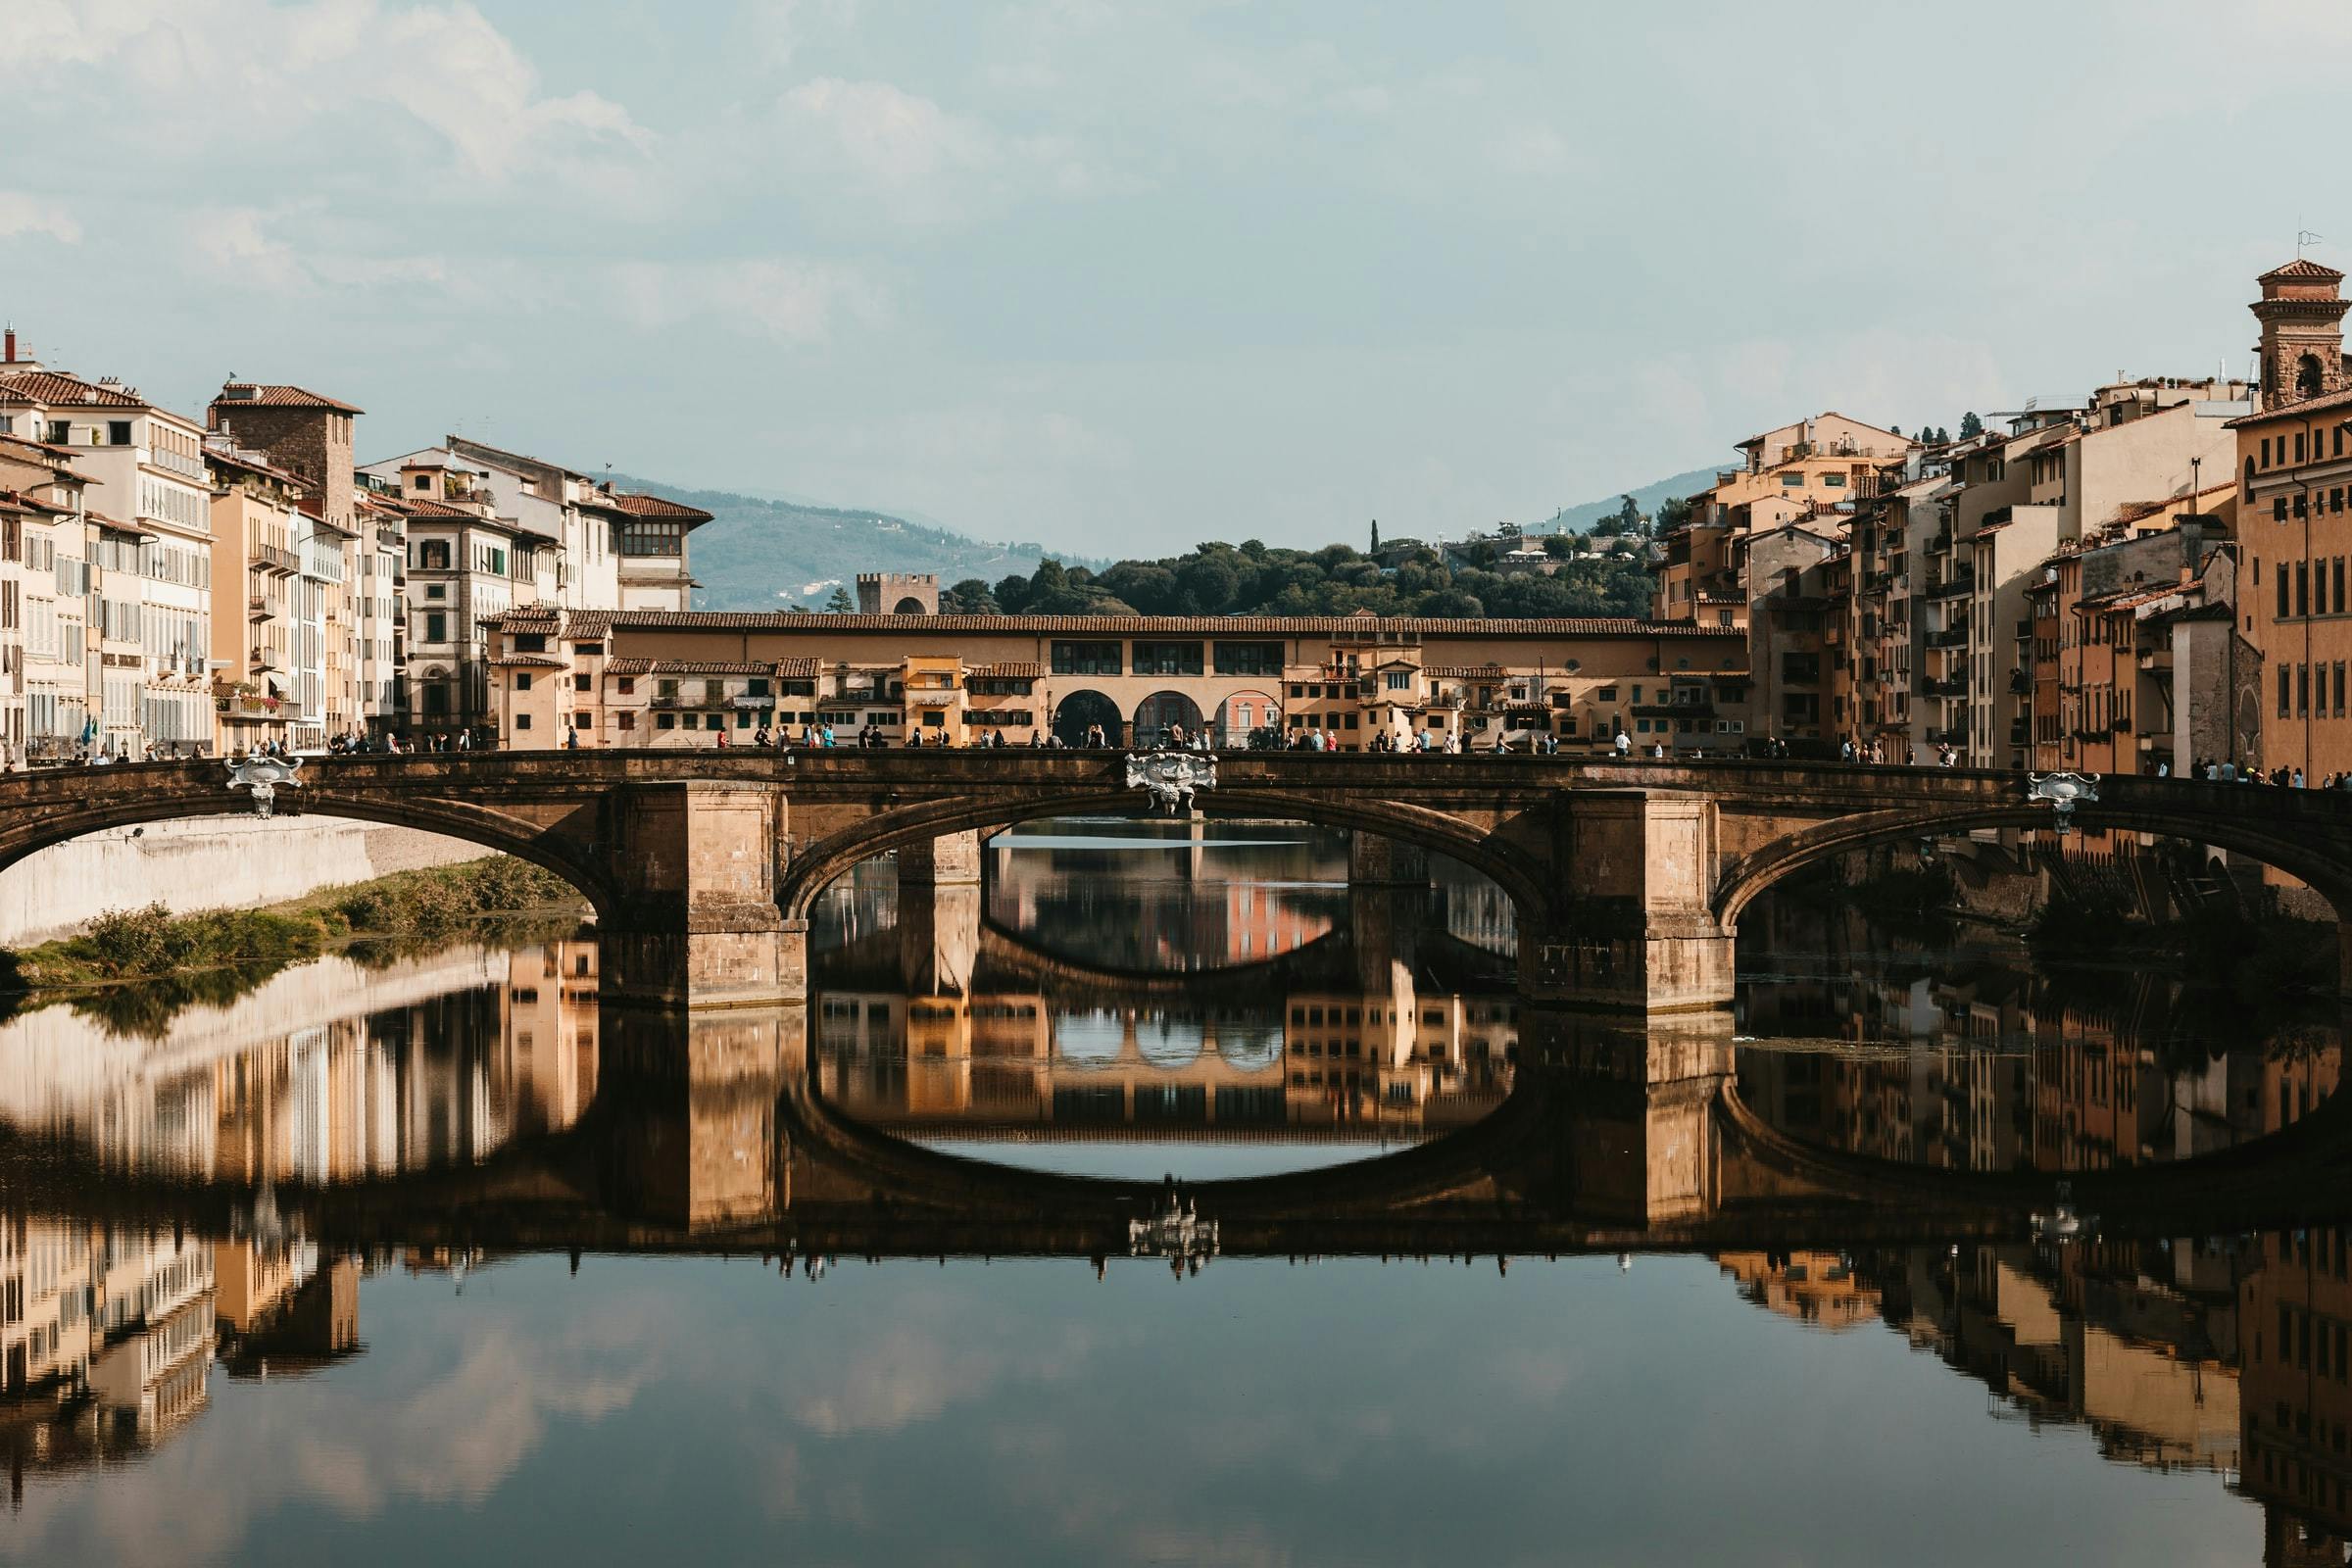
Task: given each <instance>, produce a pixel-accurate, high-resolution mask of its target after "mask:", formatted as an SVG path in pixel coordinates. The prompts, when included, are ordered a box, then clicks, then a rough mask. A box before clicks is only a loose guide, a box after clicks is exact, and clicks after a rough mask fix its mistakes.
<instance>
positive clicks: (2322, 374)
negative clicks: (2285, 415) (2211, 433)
mask: <svg viewBox="0 0 2352 1568" xmlns="http://www.w3.org/2000/svg"><path fill="white" fill-rule="evenodd" d="M2255 281H2256V282H2258V283H2260V284H2261V285H2262V298H2261V299H2259V300H2256V301H2255V302H2254V303H2253V304H2252V305H2250V306H2248V307H2247V309H2248V310H2251V311H2252V312H2253V313H2254V319H2256V320H2258V321H2260V322H2261V323H2262V341H2261V342H2260V343H2259V344H2257V345H2256V352H2257V353H2258V354H2260V355H2261V356H2262V406H2263V407H2264V408H2266V409H2276V408H2282V407H2284V406H2285V405H2287V404H2289V403H2300V402H2302V401H2303V400H2304V399H2305V398H2317V397H2325V396H2327V394H2328V393H2330V392H2341V391H2342V390H2344V388H2345V387H2346V386H2347V385H2352V376H2347V375H2346V374H2345V371H2344V325H2343V322H2344V311H2345V309H2346V308H2347V302H2346V301H2345V300H2344V299H2343V297H2342V294H2341V285H2342V283H2343V281H2344V274H2343V273H2341V272H2339V271H2337V270H2335V269H2334V268H2332V267H2326V266H2322V265H2321V264H2320V263H2318V262H2315V261H2312V260H2311V259H2310V258H2308V257H2302V256H2298V257H2296V258H2295V259H2294V260H2293V261H2291V262H2289V263H2287V264H2286V265H2285V266H2284V267H2275V268H2273V269H2271V270H2269V271H2267V272H2265V273H2263V274H2262V276H2260V277H2259V278H2257V279H2255Z"/></svg>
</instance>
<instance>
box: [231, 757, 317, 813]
mask: <svg viewBox="0 0 2352 1568" xmlns="http://www.w3.org/2000/svg"><path fill="white" fill-rule="evenodd" d="M301 772H302V759H301V758H299V757H282V758H281V757H248V758H246V759H245V760H243V761H241V762H231V763H229V764H228V787H229V788H230V789H232V790H251V791H252V792H253V814H254V815H256V816H269V815H271V814H273V813H274V812H275V811H276V809H277V787H278V786H279V785H280V784H292V785H295V786H297V787H299V786H300V785H301V783H302V779H301V777H300V774H301Z"/></svg>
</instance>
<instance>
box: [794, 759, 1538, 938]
mask: <svg viewBox="0 0 2352 1568" xmlns="http://www.w3.org/2000/svg"><path fill="white" fill-rule="evenodd" d="M1197 799H1198V803H1199V807H1200V809H1201V813H1202V814H1203V815H1204V816H1207V817H1209V818H1212V819H1214V818H1218V817H1227V818H1232V817H1249V818H1255V819H1259V820H1275V821H1297V822H1305V823H1307V824H1309V825H1310V826H1314V827H1328V828H1346V829H1348V830H1350V831H1354V832H1363V833H1371V834H1376V835H1378V836H1380V837H1383V838H1390V839H1396V840H1398V841H1400V842H1403V843H1406V844H1411V845H1414V846H1417V847H1418V848H1421V849H1424V850H1430V851H1435V852H1436V853H1438V854H1441V855H1445V856H1448V857H1450V858H1453V859H1455V860H1458V861H1460V862H1461V863H1462V864H1464V865H1466V866H1468V867H1469V868H1470V869H1472V870H1474V871H1477V872H1478V873H1480V874H1481V875H1483V876H1485V877H1487V878H1489V879H1490V880H1492V881H1493V882H1494V883H1495V885H1496V886H1497V887H1499V888H1501V889H1502V890H1503V892H1504V893H1505V894H1506V895H1507V896H1508V897H1509V898H1510V900H1511V902H1512V904H1513V905H1514V906H1515V907H1517V908H1518V909H1519V911H1520V912H1521V913H1522V914H1523V915H1526V916H1528V917H1530V918H1536V917H1541V916H1542V915H1543V914H1544V912H1545V911H1546V910H1547V909H1548V907H1549V897H1550V896H1549V890H1548V889H1547V888H1546V886H1545V884H1544V875H1543V867H1544V865H1545V864H1546V863H1547V857H1545V856H1544V855H1542V854H1536V853H1531V848H1532V846H1531V844H1530V843H1528V842H1527V841H1526V839H1525V835H1524V834H1523V833H1521V832H1520V831H1518V828H1519V823H1518V822H1517V821H1516V819H1506V820H1504V821H1503V822H1501V823H1499V824H1497V825H1496V826H1495V827H1492V828H1490V827H1486V826H1482V825H1481V824H1480V823H1479V822H1477V821H1473V820H1471V819H1469V818H1466V817H1461V816H1456V815H1453V814H1452V813H1450V812H1447V811H1442V810H1437V809H1433V808H1430V807H1423V806H1412V805H1407V804H1405V803H1402V802H1397V801H1384V800H1378V799H1375V798H1372V797H1369V796H1354V795H1341V794H1337V793H1333V794H1328V795H1326V794H1317V795H1311V796H1310V795H1298V794H1286V793H1281V792H1277V791H1268V790H1247V789H1225V788H1218V789H1213V790H1208V791H1204V792H1202V793H1201V795H1200V796H1199V797H1198V798H1197ZM1146 810H1147V809H1146V807H1145V806H1144V804H1143V802H1142V800H1141V798H1140V797H1139V796H1138V794H1137V793H1136V792H1135V791H1133V790H1123V789H1122V790H1107V789H1103V788H1095V789H1089V790H1084V791H1068V792H1055V793H1052V794H1040V795H1035V796H1030V797H1026V798H1022V797H1010V798H1008V797H1006V796H1004V795H991V796H972V797H968V798H959V799H954V800H944V801H926V802H922V803H920V804H917V805H911V806H902V807H895V808H892V809H886V810H881V811H876V812H875V813H873V814H872V815H870V816H868V817H866V818H865V819H864V820H862V821H860V822H858V823H856V824H855V825H853V826H850V827H846V828H842V829H840V830H838V831H836V832H834V833H831V834H828V835H827V836H825V837H824V838H821V839H818V840H817V841H816V842H814V843H812V844H809V845H808V846H807V847H805V848H804V849H802V850H801V851H800V853H799V854H798V855H796V856H795V857H794V858H793V859H792V863H791V865H790V866H789V867H787V869H786V870H785V873H784V876H783V879H782V881H781V883H780V884H779V886H778V888H777V898H776V902H777V903H778V904H779V905H781V906H782V907H783V910H784V915H785V918H786V919H788V920H806V919H807V918H809V908H810V907H812V906H813V905H814V904H815V902H816V899H817V896H818V895H819V894H821V893H823V892H824V890H825V889H826V888H827V887H829V886H830V885H832V883H833V882H834V881H835V880H837V879H838V878H840V877H841V876H843V875H844V874H845V873H847V872H848V871H849V870H850V869H851V867H853V866H856V865H858V863H860V862H861V861H865V860H869V859H872V858H874V857H875V856H878V855H883V854H887V853H888V852H890V851H892V850H898V849H904V848H906V847H907V846H908V845H911V844H919V843H922V842H924V841H925V840H928V839H934V838H939V837H942V836H944V835H946V834H950V833H968V832H973V831H977V830H981V829H988V828H1002V827H1010V826H1013V825H1014V824H1016V823H1020V822H1034V821H1037V820H1040V819H1041V818H1045V817H1054V816H1130V815H1141V814H1145V812H1146ZM1543 831H1544V833H1545V834H1546V835H1547V834H1548V828H1547V827H1545V828H1544V830H1543Z"/></svg>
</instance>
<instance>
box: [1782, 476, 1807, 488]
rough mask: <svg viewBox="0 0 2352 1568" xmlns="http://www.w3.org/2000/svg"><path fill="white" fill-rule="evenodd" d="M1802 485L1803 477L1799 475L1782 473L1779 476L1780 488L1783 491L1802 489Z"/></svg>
mask: <svg viewBox="0 0 2352 1568" xmlns="http://www.w3.org/2000/svg"><path fill="white" fill-rule="evenodd" d="M1804 483H1805V476H1804V475H1803V474H1801V473H1784V474H1782V475H1781V488H1782V489H1784V490H1798V489H1802V488H1803V487H1804Z"/></svg>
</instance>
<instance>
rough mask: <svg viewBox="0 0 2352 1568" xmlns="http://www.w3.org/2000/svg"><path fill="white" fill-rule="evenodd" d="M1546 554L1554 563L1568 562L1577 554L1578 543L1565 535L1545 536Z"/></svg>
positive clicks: (1553, 534)
mask: <svg viewBox="0 0 2352 1568" xmlns="http://www.w3.org/2000/svg"><path fill="white" fill-rule="evenodd" d="M1544 554H1545V555H1547V556H1549V557H1550V558H1551V559H1552V560H1554V561H1566V560H1567V559H1568V558H1569V557H1570V556H1573V555H1575V554H1576V541H1575V539H1573V538H1572V537H1570V536H1569V535H1567V534H1564V533H1552V534H1545V535H1544Z"/></svg>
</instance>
